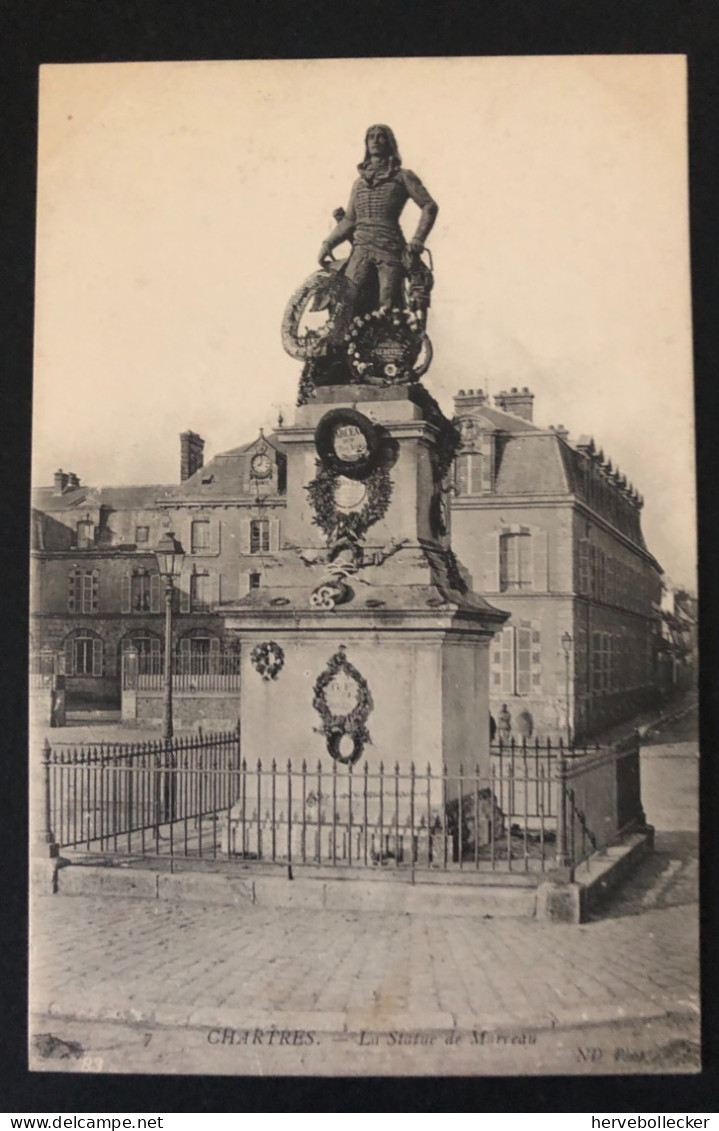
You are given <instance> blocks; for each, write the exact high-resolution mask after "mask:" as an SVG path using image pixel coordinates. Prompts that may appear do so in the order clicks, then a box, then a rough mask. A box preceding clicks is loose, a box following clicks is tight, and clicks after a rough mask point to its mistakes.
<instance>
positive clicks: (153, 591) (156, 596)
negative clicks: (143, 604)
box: [150, 573, 162, 613]
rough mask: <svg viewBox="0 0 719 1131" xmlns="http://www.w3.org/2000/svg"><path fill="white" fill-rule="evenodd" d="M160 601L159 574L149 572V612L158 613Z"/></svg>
mask: <svg viewBox="0 0 719 1131" xmlns="http://www.w3.org/2000/svg"><path fill="white" fill-rule="evenodd" d="M161 606H162V601H161V593H160V575H159V573H151V574H150V612H151V613H159V612H160V611H161Z"/></svg>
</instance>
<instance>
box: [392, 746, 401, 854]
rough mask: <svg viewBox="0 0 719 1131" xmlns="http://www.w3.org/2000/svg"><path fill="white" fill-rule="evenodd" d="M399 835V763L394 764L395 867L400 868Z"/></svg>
mask: <svg viewBox="0 0 719 1131" xmlns="http://www.w3.org/2000/svg"><path fill="white" fill-rule="evenodd" d="M401 855H402V852H401V849H400V835H399V762H395V764H394V866H395V868H399V863H400V856H401Z"/></svg>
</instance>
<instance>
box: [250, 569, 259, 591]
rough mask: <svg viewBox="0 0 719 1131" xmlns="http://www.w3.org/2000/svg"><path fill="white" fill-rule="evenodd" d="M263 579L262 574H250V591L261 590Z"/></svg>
mask: <svg viewBox="0 0 719 1131" xmlns="http://www.w3.org/2000/svg"><path fill="white" fill-rule="evenodd" d="M261 577H262V574H260V573H251V574H250V589H259V587H260V578H261Z"/></svg>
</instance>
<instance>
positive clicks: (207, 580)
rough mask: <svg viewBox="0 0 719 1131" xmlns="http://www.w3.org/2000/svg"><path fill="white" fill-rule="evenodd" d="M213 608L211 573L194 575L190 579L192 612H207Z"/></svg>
mask: <svg viewBox="0 0 719 1131" xmlns="http://www.w3.org/2000/svg"><path fill="white" fill-rule="evenodd" d="M211 606H212V578H211V576H210V574H209V573H193V574H192V576H191V578H190V611H191V612H193V613H200V612H206V611H207V610H208V609H209V608H210V607H211Z"/></svg>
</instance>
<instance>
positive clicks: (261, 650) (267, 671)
mask: <svg viewBox="0 0 719 1131" xmlns="http://www.w3.org/2000/svg"><path fill="white" fill-rule="evenodd" d="M250 660H251V661H252V666H253V667H254V669H255V671H258V672H259V673H260V675H261V676H262V678H263V679H268V680H269V679H277V676H278V675H279V674H280V672H281V671H282V669H283V667H284V666H285V654H284V652H283V651H282V649H281V648H280V646H279V644H277V643H276V642H275V641H274V640H266V641H264V642H263V643H262V644H257V645H256V646H255V647H254V648H253V649H252V653H251V655H250Z"/></svg>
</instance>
